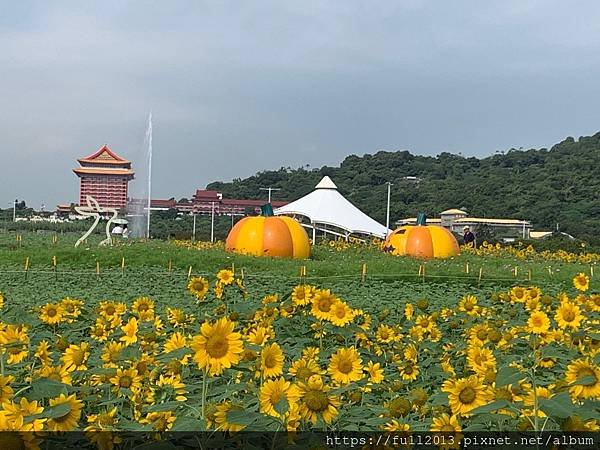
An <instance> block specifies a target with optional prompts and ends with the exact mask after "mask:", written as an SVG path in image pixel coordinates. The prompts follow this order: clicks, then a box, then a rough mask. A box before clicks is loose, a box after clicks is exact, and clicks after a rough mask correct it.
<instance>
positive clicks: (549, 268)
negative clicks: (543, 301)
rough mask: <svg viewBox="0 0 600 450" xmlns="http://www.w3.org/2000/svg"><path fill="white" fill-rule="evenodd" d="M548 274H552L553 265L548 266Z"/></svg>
mask: <svg viewBox="0 0 600 450" xmlns="http://www.w3.org/2000/svg"><path fill="white" fill-rule="evenodd" d="M548 275H550V276H552V267H551V266H548Z"/></svg>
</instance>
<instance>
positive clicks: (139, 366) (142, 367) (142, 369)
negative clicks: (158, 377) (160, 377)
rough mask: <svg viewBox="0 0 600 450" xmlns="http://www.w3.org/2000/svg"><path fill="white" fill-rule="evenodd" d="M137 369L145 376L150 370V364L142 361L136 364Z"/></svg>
mask: <svg viewBox="0 0 600 450" xmlns="http://www.w3.org/2000/svg"><path fill="white" fill-rule="evenodd" d="M135 368H136V370H137V371H138V373H139V374H140V375H143V374H145V373H146V371H147V370H148V363H147V362H146V361H140V362H138V363H137V364H136V366H135Z"/></svg>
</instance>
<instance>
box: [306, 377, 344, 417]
mask: <svg viewBox="0 0 600 450" xmlns="http://www.w3.org/2000/svg"><path fill="white" fill-rule="evenodd" d="M298 388H299V396H300V400H299V406H300V408H299V412H300V415H301V416H302V417H303V418H304V420H306V421H309V422H311V423H312V424H313V425H314V424H316V423H317V418H318V416H319V415H320V416H321V417H322V418H323V422H325V423H327V424H329V423H331V422H332V421H333V419H334V418H335V417H336V416H337V415H338V407H339V406H340V400H339V398H338V397H335V396H330V395H329V394H328V392H329V390H330V388H328V387H326V386H325V385H324V383H323V379H322V378H321V376H320V375H313V376H311V377H310V378H309V379H308V381H307V382H305V383H304V382H300V383H299V384H298Z"/></svg>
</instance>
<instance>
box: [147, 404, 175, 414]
mask: <svg viewBox="0 0 600 450" xmlns="http://www.w3.org/2000/svg"><path fill="white" fill-rule="evenodd" d="M183 405H184V403H183V402H165V403H157V404H155V405H152V406H149V407H148V408H146V411H147V412H159V411H175V410H176V409H177V408H181V407H182V406H183Z"/></svg>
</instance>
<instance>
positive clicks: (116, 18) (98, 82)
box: [0, 0, 600, 207]
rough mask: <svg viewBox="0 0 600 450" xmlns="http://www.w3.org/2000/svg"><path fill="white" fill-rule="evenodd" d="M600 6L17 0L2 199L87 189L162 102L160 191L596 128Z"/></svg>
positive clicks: (135, 148)
mask: <svg viewBox="0 0 600 450" xmlns="http://www.w3.org/2000/svg"><path fill="white" fill-rule="evenodd" d="M599 10H600V5H599V4H597V3H596V2H591V1H589V2H576V3H575V4H564V3H563V2H559V1H553V2H547V1H544V2H537V1H534V2H522V1H516V0H514V1H492V2H476V1H461V2H437V1H435V2H434V1H416V0H415V1H403V2H388V1H383V0H379V1H372V2H359V1H350V2H342V3H340V2H335V3H331V2H318V1H302V2H300V1H294V2H279V1H275V0H272V1H259V2H234V1H225V2H197V1H182V2H130V1H120V2H117V1H108V2H101V3H93V4H84V3H81V2H66V1H65V2H13V3H10V4H9V6H7V7H6V8H5V12H4V14H3V16H2V18H0V64H1V65H2V67H3V74H2V78H1V79H0V98H2V99H3V106H4V107H3V108H0V135H1V136H2V139H3V142H2V147H0V156H1V157H2V161H3V169H4V171H3V173H4V176H3V177H0V205H5V204H10V202H11V201H12V200H13V199H14V198H15V196H16V197H19V198H25V199H26V200H28V201H30V202H31V203H32V204H33V205H37V204H38V203H41V202H42V201H44V202H45V203H46V205H53V204H56V203H58V202H69V201H73V200H75V199H76V197H77V178H76V177H75V176H74V175H73V174H72V172H71V169H72V168H73V167H74V166H75V163H76V161H75V160H76V158H77V157H80V156H82V155H85V154H88V153H91V152H93V151H94V150H96V149H97V148H98V147H99V146H100V145H102V144H104V143H108V144H109V145H111V147H112V148H113V149H114V150H115V151H117V152H119V153H122V154H124V155H125V156H127V157H130V158H134V164H135V163H136V161H135V158H139V156H138V155H140V154H141V147H142V142H143V136H144V131H145V126H146V118H147V115H148V112H149V111H150V110H152V111H153V112H154V117H155V122H154V126H155V161H156V163H155V165H154V167H155V171H154V180H155V185H154V188H153V190H154V193H155V194H156V196H157V197H170V196H176V197H181V196H190V195H191V193H192V192H193V190H194V189H195V188H197V187H202V186H204V185H206V184H207V183H209V182H211V181H214V180H219V179H231V178H234V177H244V176H247V175H250V174H252V173H254V172H255V171H257V170H264V169H269V168H278V167H280V166H300V165H304V164H311V165H313V166H320V165H322V164H337V163H339V162H340V161H341V160H342V159H343V158H344V157H345V156H346V155H348V154H351V153H354V154H362V153H366V152H375V151H377V150H380V149H388V150H395V149H409V150H412V151H414V152H418V153H427V154H436V153H439V152H441V151H455V152H459V151H460V152H462V153H463V154H468V155H487V154H491V153H493V152H494V151H496V150H502V149H506V148H509V147H513V146H514V147H519V146H523V147H530V146H536V147H540V146H548V145H551V144H552V143H554V142H556V141H558V140H560V139H562V137H564V136H566V135H576V136H577V135H579V134H588V133H593V132H595V131H596V128H595V127H597V123H598V119H600V117H599V113H598V111H597V107H596V105H595V104H594V101H593V99H594V98H596V96H597V94H598V89H599V88H598V87H597V82H596V77H595V74H597V73H598V59H597V58H596V57H595V56H596V54H597V52H598V50H599V49H598V45H599V43H600V39H598V38H599V37H600V36H599V34H600V30H598V28H597V27H596V23H595V21H594V20H593V18H594V17H598V12H600V11H599ZM138 165H139V164H138ZM0 207H1V206H0Z"/></svg>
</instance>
